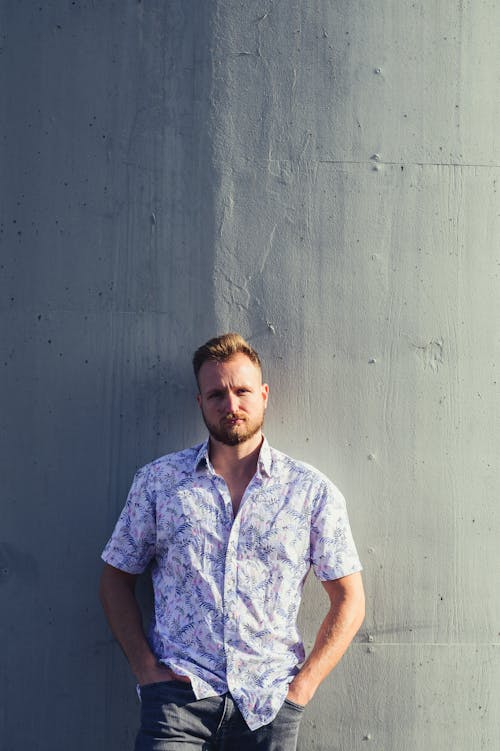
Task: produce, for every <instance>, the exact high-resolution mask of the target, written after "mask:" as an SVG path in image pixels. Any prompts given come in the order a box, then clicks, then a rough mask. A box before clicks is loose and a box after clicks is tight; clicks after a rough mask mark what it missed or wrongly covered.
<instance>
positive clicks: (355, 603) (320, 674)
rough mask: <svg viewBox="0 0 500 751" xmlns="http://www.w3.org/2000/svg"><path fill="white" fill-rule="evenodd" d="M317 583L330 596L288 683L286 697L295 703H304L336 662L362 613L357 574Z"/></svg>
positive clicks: (360, 592) (360, 620) (359, 575)
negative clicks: (305, 653)
mask: <svg viewBox="0 0 500 751" xmlns="http://www.w3.org/2000/svg"><path fill="white" fill-rule="evenodd" d="M321 583H322V585H323V586H324V588H325V590H326V592H327V594H328V597H329V598H330V609H329V611H328V613H327V615H326V617H325V619H324V620H323V623H322V624H321V626H320V628H319V631H318V634H317V636H316V641H315V643H314V647H313V648H312V650H311V653H310V654H309V656H308V658H307V660H306V661H305V662H304V664H303V665H302V667H301V669H300V671H299V672H298V673H297V675H296V676H295V677H294V679H293V681H292V682H291V683H290V686H289V689H288V697H287V698H288V699H290V700H291V701H294V702H296V703H297V704H303V705H305V704H307V703H308V702H309V701H310V699H311V698H312V697H313V695H314V693H315V691H316V689H317V688H318V686H319V684H320V683H321V682H322V681H323V680H324V679H325V678H326V676H327V675H328V673H329V672H330V671H331V670H332V669H333V668H334V667H335V665H336V664H337V663H338V662H339V660H340V658H341V657H342V655H343V654H344V652H345V651H346V649H347V647H348V646H349V644H350V643H351V641H352V639H353V638H354V636H355V634H356V632H357V631H358V629H359V627H360V626H361V624H362V622H363V618H364V616H365V595H364V591H363V583H362V581H361V574H359V573H355V574H350V575H349V576H343V577H342V578H341V579H335V580H333V581H324V582H321Z"/></svg>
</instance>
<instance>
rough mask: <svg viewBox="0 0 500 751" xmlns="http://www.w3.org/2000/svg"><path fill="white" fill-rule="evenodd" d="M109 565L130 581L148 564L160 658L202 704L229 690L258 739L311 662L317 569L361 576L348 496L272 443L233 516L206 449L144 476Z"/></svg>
mask: <svg viewBox="0 0 500 751" xmlns="http://www.w3.org/2000/svg"><path fill="white" fill-rule="evenodd" d="M102 557H103V559H104V560H105V561H106V562H107V563H109V564H110V565H112V566H114V567H116V568H118V569H121V570H122V571H126V572H128V573H131V574H139V573H142V572H143V571H144V570H145V568H146V567H147V566H148V565H149V564H150V563H151V567H152V568H151V575H152V580H153V588H154V615H153V618H152V622H151V627H150V632H149V641H150V645H151V648H152V650H153V652H154V654H155V655H156V657H157V658H158V660H159V661H160V662H162V663H164V664H166V665H168V666H169V667H171V668H172V670H174V671H175V672H177V673H179V674H181V675H186V676H188V677H189V678H190V679H191V683H192V687H193V691H194V693H195V696H196V697H197V699H202V698H205V697H208V696H214V695H222V694H223V693H225V692H227V691H230V692H231V695H232V697H233V699H234V701H235V703H236V705H237V706H238V708H239V710H240V712H241V713H242V715H243V717H244V718H245V721H246V722H247V724H248V726H249V728H250V729H252V730H254V729H256V728H258V727H260V726H262V725H266V724H267V723H269V722H271V721H272V720H273V719H274V717H275V716H276V714H277V713H278V711H279V709H280V707H281V705H282V704H283V701H284V699H285V697H286V694H287V691H288V684H289V683H290V681H291V680H292V678H293V676H294V675H295V674H296V672H297V671H298V666H299V665H300V663H301V662H303V660H304V658H305V654H304V647H303V644H302V640H301V637H300V634H299V633H298V631H297V625H296V620H297V613H298V609H299V605H300V599H301V594H302V589H303V585H304V581H305V578H306V576H307V573H308V571H309V569H310V568H311V567H312V568H313V570H314V573H315V574H316V576H317V577H318V578H319V579H320V580H321V581H326V580H332V579H338V578H340V577H342V576H346V575H348V574H352V573H354V572H357V571H360V570H361V564H360V561H359V558H358V555H357V552H356V547H355V545H354V541H353V538H352V534H351V529H350V526H349V521H348V517H347V512H346V506H345V501H344V497H343V496H342V494H341V492H340V491H339V490H338V488H336V487H335V485H333V483H331V482H330V480H328V478H326V477H325V476H324V475H323V474H322V473H321V472H318V471H317V470H316V469H314V468H313V467H311V466H309V465H307V464H304V463H302V462H298V461H296V460H294V459H291V458H290V457H288V456H286V455H285V454H283V453H281V452H279V451H276V450H275V449H273V448H271V447H270V446H269V444H268V443H267V441H266V440H265V439H264V442H263V444H262V448H261V451H260V455H259V461H258V465H257V471H256V473H255V475H254V477H253V479H252V480H251V482H250V484H249V485H248V487H247V489H246V491H245V494H244V496H243V498H242V501H241V504H240V508H239V510H238V513H237V514H236V517H234V514H233V510H232V504H231V498H230V495H229V490H228V488H227V485H226V483H225V481H224V480H223V479H222V477H220V476H219V475H217V474H216V473H215V471H214V469H213V467H212V465H211V463H210V459H209V455H208V441H206V442H205V443H203V444H201V445H198V446H195V447H193V448H190V449H186V450H184V451H180V452H177V453H174V454H168V455H167V456H163V457H161V458H160V459H157V460H156V461H154V462H152V463H151V464H148V465H147V466H145V467H143V468H142V469H140V470H139V471H138V472H137V474H136V475H135V478H134V481H133V484H132V487H131V489H130V492H129V495H128V498H127V502H126V504H125V507H124V509H123V511H122V513H121V515H120V518H119V520H118V522H117V524H116V527H115V530H114V532H113V534H112V537H111V539H110V540H109V542H108V544H107V545H106V548H105V549H104V552H103V554H102Z"/></svg>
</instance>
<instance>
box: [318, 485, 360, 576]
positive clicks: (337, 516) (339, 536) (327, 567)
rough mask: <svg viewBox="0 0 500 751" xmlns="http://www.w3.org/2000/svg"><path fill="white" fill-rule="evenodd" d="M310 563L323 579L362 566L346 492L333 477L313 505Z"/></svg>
mask: <svg viewBox="0 0 500 751" xmlns="http://www.w3.org/2000/svg"><path fill="white" fill-rule="evenodd" d="M311 563H312V565H313V569H314V573H315V574H316V576H317V577H318V579H320V581H329V580H331V579H340V577H342V576H347V575H348V574H354V573H355V572H357V571H361V570H362V566H361V562H360V560H359V557H358V553H357V550H356V545H355V544H354V540H353V536H352V532H351V527H350V524H349V518H348V516H347V509H346V503H345V499H344V496H343V495H342V493H341V492H340V490H339V489H338V488H337V487H335V485H333V483H331V482H330V481H326V482H325V483H324V484H323V487H322V489H321V490H320V492H319V493H318V495H317V497H316V498H315V503H314V506H313V513H312V519H311Z"/></svg>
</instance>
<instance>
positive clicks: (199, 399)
mask: <svg viewBox="0 0 500 751" xmlns="http://www.w3.org/2000/svg"><path fill="white" fill-rule="evenodd" d="M196 401H197V402H198V407H200V409H201V394H196Z"/></svg>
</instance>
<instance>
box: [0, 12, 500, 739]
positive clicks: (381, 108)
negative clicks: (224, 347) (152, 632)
mask: <svg viewBox="0 0 500 751" xmlns="http://www.w3.org/2000/svg"><path fill="white" fill-rule="evenodd" d="M0 27H1V29H0V31H1V47H2V56H1V60H2V66H1V68H0V76H1V86H2V102H3V103H4V104H3V107H2V112H1V117H2V134H1V138H2V141H1V144H2V146H1V159H2V176H3V178H4V179H3V181H2V182H3V185H2V194H1V199H2V220H1V221H2V226H1V227H0V230H1V235H0V238H1V269H0V271H1V279H0V284H1V291H2V297H1V305H2V307H1V319H2V324H3V330H4V334H3V336H2V362H1V365H2V377H3V381H2V387H1V394H2V397H3V407H2V411H1V423H0V425H1V431H2V432H1V435H2V450H1V452H0V456H1V462H2V477H3V478H6V479H4V480H3V484H2V522H1V525H0V596H1V608H2V619H1V625H0V628H1V633H0V644H1V647H0V650H1V656H0V671H1V675H0V678H1V681H0V687H1V688H0V738H1V739H3V740H2V744H3V745H2V749H5V751H17V750H18V749H19V748H24V747H26V748H30V749H33V751H62V750H63V749H66V748H67V747H68V745H71V746H72V747H73V748H75V751H78V750H79V749H82V751H83V749H88V748H92V749H95V750H96V751H100V749H103V751H104V749H106V751H113V750H114V749H116V751H118V749H120V751H122V749H125V748H127V747H130V744H131V741H132V738H133V735H134V732H135V728H136V722H137V712H138V706H137V701H136V697H135V694H134V691H133V681H132V678H131V676H130V674H129V671H128V668H127V665H126V663H125V661H124V659H123V657H122V655H121V653H120V651H119V649H118V647H117V646H116V645H115V644H114V643H113V641H112V639H111V637H110V635H109V632H108V630H107V627H106V625H105V623H104V620H103V617H102V615H101V612H100V609H99V606H98V604H97V600H96V587H97V579H98V575H99V570H100V565H99V560H98V556H99V552H100V549H101V547H102V545H103V544H104V542H105V540H106V539H107V536H108V535H109V533H110V531H111V528H112V526H113V523H114V520H115V518H116V516H117V514H118V511H119V509H120V508H121V506H122V504H123V501H124V498H125V494H126V491H127V489H128V485H129V483H130V480H131V477H132V474H133V472H134V469H135V468H136V467H137V466H139V465H141V464H144V463H145V462H146V461H148V460H149V459H151V458H153V457H155V456H158V455H160V454H162V453H165V452H167V451H169V450H173V449H176V448H180V447H183V446H185V445H188V444H190V443H192V442H194V441H195V440H197V439H198V438H199V437H200V436H201V435H202V434H203V430H202V426H201V424H200V421H199V418H198V415H197V411H196V408H195V405H194V402H193V399H192V396H193V384H192V381H191V376H190V371H189V356H190V353H191V351H192V350H193V349H194V347H195V346H196V345H197V344H199V343H200V342H202V341H204V340H205V339H206V338H207V337H208V336H210V335H212V334H213V333H215V332H221V331H223V330H228V329H235V330H240V331H241V332H242V333H243V334H244V335H246V336H248V337H249V338H250V339H251V341H252V342H253V343H254V344H255V346H256V347H257V348H258V349H259V351H261V353H262V355H263V357H264V360H265V362H266V364H267V373H266V375H267V378H268V380H269V382H270V384H271V388H272V402H271V406H270V410H269V415H268V423H267V429H266V430H267V434H268V436H269V438H270V439H271V440H272V442H273V443H274V444H275V445H277V446H278V447H280V448H281V449H283V450H285V451H288V452H289V453H291V454H293V455H295V456H297V457H299V458H303V459H305V460H307V461H310V462H311V463H313V464H315V465H316V466H318V467H319V468H320V469H322V470H324V471H325V472H327V473H328V474H329V475H330V476H331V477H332V479H334V480H335V481H336V482H337V484H338V485H339V486H340V487H341V488H342V490H343V491H344V493H345V495H346V496H347V498H348V503H349V508H350V516H351V521H352V526H353V528H354V532H355V537H356V539H357V541H358V545H359V548H360V553H361V555H362V558H363V561H364V564H365V582H366V588H367V592H368V614H367V619H366V623H365V625H364V627H363V630H362V632H361V633H360V635H359V636H358V638H357V640H356V643H355V644H354V645H353V646H352V647H351V649H350V651H349V653H348V655H347V656H346V658H345V659H344V661H343V663H342V664H341V665H340V666H339V667H338V668H337V669H336V671H334V673H333V674H332V675H331V676H330V678H329V679H328V680H327V681H326V682H325V683H324V684H323V686H322V687H321V689H320V690H319V692H318V694H317V697H316V698H315V700H314V702H313V703H312V704H311V706H310V707H309V708H308V711H307V714H306V716H305V719H304V723H303V727H302V733H301V739H300V744H299V748H300V751H310V750H313V749H314V750H315V751H337V750H338V751H364V750H365V749H368V748H372V749H374V751H401V749H402V748H407V749H411V750H412V751H413V750H415V751H423V750H424V749H425V751H442V750H443V749H448V748H450V749H451V748H453V749H456V750H459V751H476V750H478V751H479V749H488V750H489V749H494V748H497V747H498V746H499V745H500V736H499V728H498V722H497V718H496V717H495V708H496V706H497V704H498V697H499V689H500V665H499V663H500V660H499V649H498V644H499V638H498V637H499V632H500V612H499V610H500V608H499V597H498V587H497V580H498V575H497V574H495V573H494V572H495V571H498V563H499V554H498V529H499V510H498V503H497V499H498V494H499V484H500V483H499V475H498V467H497V465H498V458H497V457H498V445H499V439H500V419H499V412H498V406H497V405H498V388H499V385H498V383H499V377H498V375H499V374H498V372H497V371H498V369H499V368H500V362H499V350H500V340H499V336H498V320H499V313H500V296H499V294H498V277H499V269H500V256H499V243H498V237H499V229H500V227H499V224H500V219H499V216H500V211H499V208H500V206H499V200H498V192H497V181H498V178H499V176H500V167H499V164H500V153H499V152H500V145H499V136H498V127H497V123H498V122H499V121H500V112H499V107H500V97H499V96H498V91H499V82H498V68H499V62H500V60H499V53H498V50H499V49H500V39H499V31H498V30H499V29H500V6H498V4H497V3H494V2H488V1H487V0H474V2H472V1H469V2H467V1H466V2H463V0H462V1H460V2H459V1H458V0H457V1H456V2H452V1H451V0H449V1H447V2H443V3H431V2H430V0H424V1H422V2H416V3H411V2H406V0H403V1H402V2H388V0H386V1H385V2H381V3H368V2H359V3H349V2H327V1H326V0H325V1H320V0H314V1H313V0H311V1H310V2H307V3H306V2H304V3H299V2H291V1H287V2H285V1H284V0H281V1H280V0H276V1H275V2H272V0H266V2H264V1H263V0H255V1H253V2H250V3H243V2H234V1H232V2H229V0H225V1H224V0H217V1H215V0H214V1H213V2H210V3H207V2H202V0H198V1H196V0H177V1H174V0H172V1H171V2H165V1H161V0H156V1H154V2H153V1H151V2H149V1H146V0H143V2H135V1H132V0H126V1H125V2H121V3H114V2H102V3H93V2H74V3H72V2H69V0H68V1H67V2H62V1H61V0H59V2H44V3H32V2H28V0H22V1H21V2H17V3H4V4H2V6H1V7H0ZM145 598H146V599H147V592H146V593H145ZM325 607H326V601H325V599H324V596H323V594H322V591H321V588H320V587H318V586H317V585H316V584H315V582H314V581H312V580H311V582H310V583H309V585H308V587H307V593H306V598H305V603H304V608H303V610H302V614H301V623H302V627H303V631H304V634H305V638H306V641H307V643H308V644H310V643H311V641H312V639H313V638H314V633H315V630H316V627H317V625H318V623H319V621H320V619H321V617H322V614H323V612H324V609H325Z"/></svg>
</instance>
